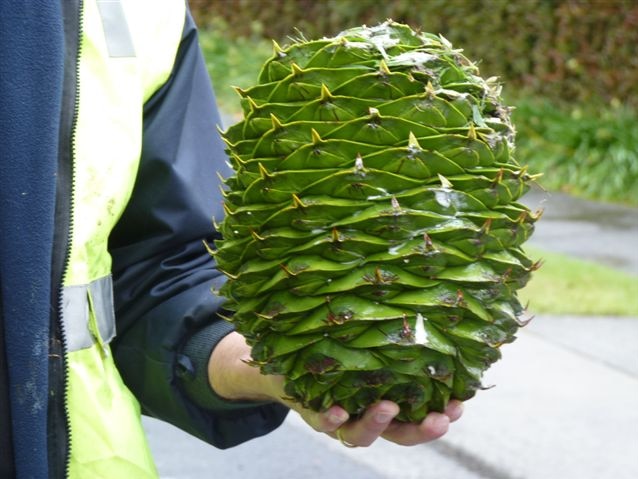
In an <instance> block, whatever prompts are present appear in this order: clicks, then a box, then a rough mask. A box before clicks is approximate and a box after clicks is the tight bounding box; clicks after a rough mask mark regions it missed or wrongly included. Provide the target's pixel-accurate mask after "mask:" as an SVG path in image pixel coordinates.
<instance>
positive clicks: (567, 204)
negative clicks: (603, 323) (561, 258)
mask: <svg viewBox="0 0 638 479" xmlns="http://www.w3.org/2000/svg"><path fill="white" fill-rule="evenodd" d="M523 202H524V203H525V204H527V205H528V206H529V207H530V208H532V209H534V210H535V209H538V208H542V209H543V211H544V213H543V216H542V218H541V219H540V221H539V222H538V223H537V224H536V231H535V232H534V234H533V236H532V238H531V239H530V241H529V243H528V244H529V245H532V246H538V247H539V248H543V249H546V250H548V251H555V252H559V253H565V254H568V255H571V256H575V257H577V258H581V259H586V260H590V261H595V262H598V263H601V264H604V265H607V266H611V267H612V268H617V269H619V270H622V271H626V272H629V273H633V274H638V208H630V207H626V206H620V205H612V204H607V203H600V202H595V201H588V200H582V199H578V198H573V197H571V196H568V195H565V194H563V193H545V192H542V191H540V190H537V189H535V190H532V191H530V192H529V193H528V194H527V195H526V196H525V197H524V198H523Z"/></svg>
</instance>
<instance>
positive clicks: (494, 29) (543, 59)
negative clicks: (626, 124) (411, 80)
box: [190, 0, 638, 106]
mask: <svg viewBox="0 0 638 479" xmlns="http://www.w3.org/2000/svg"><path fill="white" fill-rule="evenodd" d="M190 5H191V9H192V11H193V14H194V16H195V19H196V21H197V22H198V24H199V25H200V27H202V28H204V29H206V28H207V27H208V26H211V25H214V24H215V22H218V21H220V20H221V21H223V22H224V23H225V24H226V25H227V26H228V29H227V31H230V32H232V35H233V36H234V37H235V38H245V39H251V38H252V39H257V38H264V37H266V38H274V39H277V40H279V41H283V42H285V39H286V37H287V36H290V35H293V36H294V35H295V30H296V29H299V31H301V32H303V34H304V35H305V36H306V37H308V38H315V37H321V36H326V35H333V34H336V33H338V32H339V31H341V30H343V29H345V28H348V27H352V26H357V25H361V24H364V23H365V24H369V25H372V24H375V23H379V22H381V21H383V20H385V19H386V18H393V19H394V20H396V21H400V22H403V23H408V24H410V25H411V26H412V27H414V28H420V29H422V30H425V31H429V32H433V33H441V34H443V35H444V36H445V37H446V38H448V39H449V40H450V41H451V42H452V43H453V44H454V45H455V46H457V47H459V48H463V49H464V51H465V54H466V56H468V57H469V58H470V59H473V60H476V61H480V68H481V73H482V74H483V75H484V76H492V75H496V76H499V77H500V78H501V79H502V80H503V81H505V83H506V84H507V89H510V90H511V89H512V88H516V89H525V90H527V91H529V92H531V93H533V94H535V95H540V96H543V97H545V98H547V99H550V100H552V101H564V102H578V103H589V104H609V103H610V102H615V103H618V102H620V103H622V104H626V105H631V106H638V94H637V93H638V56H637V55H636V45H638V2H636V1H634V0H589V1H582V0H581V1H577V0H518V1H516V0H394V1H391V0H191V2H190Z"/></svg>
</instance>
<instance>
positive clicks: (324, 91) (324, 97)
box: [321, 83, 334, 103]
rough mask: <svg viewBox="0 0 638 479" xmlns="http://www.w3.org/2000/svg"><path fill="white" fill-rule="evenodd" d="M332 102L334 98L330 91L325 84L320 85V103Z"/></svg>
mask: <svg viewBox="0 0 638 479" xmlns="http://www.w3.org/2000/svg"><path fill="white" fill-rule="evenodd" d="M332 100H334V97H333V96H332V93H330V90H329V89H328V87H327V86H326V84H325V83H322V84H321V101H322V102H324V103H325V102H329V101H332Z"/></svg>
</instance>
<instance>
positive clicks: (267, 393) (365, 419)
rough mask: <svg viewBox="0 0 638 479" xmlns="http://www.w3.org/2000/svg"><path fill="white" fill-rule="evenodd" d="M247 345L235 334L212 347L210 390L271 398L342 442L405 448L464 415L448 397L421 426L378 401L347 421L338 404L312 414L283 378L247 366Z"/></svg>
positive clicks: (233, 397) (230, 396) (248, 397)
mask: <svg viewBox="0 0 638 479" xmlns="http://www.w3.org/2000/svg"><path fill="white" fill-rule="evenodd" d="M249 362H250V347H249V346H248V345H247V344H246V341H245V340H244V338H243V337H242V336H241V335H240V334H238V333H231V334H229V335H228V336H226V337H225V338H223V339H222V340H221V341H220V342H219V343H218V345H217V346H216V347H215V349H214V350H213V354H211V358H210V361H209V364H208V375H209V380H210V383H211V386H212V388H213V389H214V390H215V391H216V392H217V394H219V395H220V396H222V397H224V398H227V399H229V400H255V401H261V400H269V401H275V402H280V403H282V404H285V405H286V406H288V407H289V408H291V409H293V410H295V411H296V412H298V413H299V414H300V415H301V417H302V418H303V419H304V421H305V422H306V423H308V425H310V426H311V427H312V428H313V429H315V430H316V431H318V432H323V433H326V434H328V435H330V436H332V437H334V438H337V439H339V440H340V441H341V442H342V443H343V444H344V445H345V446H349V447H356V446H369V445H370V444H372V443H373V442H374V441H375V440H376V439H378V438H379V437H383V438H384V439H387V440H388V441H391V442H394V443H396V444H401V445H405V446H412V445H416V444H422V443H425V442H428V441H432V440H434V439H437V438H439V437H441V436H443V435H444V434H445V433H446V432H447V430H448V428H449V425H450V423H451V422H454V421H456V420H457V419H458V418H459V417H461V414H462V413H463V404H462V403H461V402H460V401H455V400H454V401H450V403H449V404H448V406H447V408H446V409H445V412H444V413H437V412H432V413H430V414H428V415H427V417H426V418H425V419H424V420H423V422H421V423H420V424H409V423H400V422H398V421H394V420H393V419H394V417H395V416H396V415H397V414H398V413H399V406H398V405H397V404H395V403H393V402H391V401H380V402H378V403H376V404H373V405H372V406H370V408H369V409H368V410H367V411H366V412H365V413H364V414H363V416H362V417H361V418H360V419H358V420H356V421H348V419H349V416H348V413H347V412H346V411H345V410H344V409H342V408H341V407H339V406H332V407H331V408H329V409H328V410H327V411H323V412H315V411H311V410H309V409H305V408H303V407H301V405H300V404H298V403H295V402H292V401H289V400H287V399H285V396H286V395H285V393H284V389H283V384H284V381H283V378H282V377H281V376H274V375H263V374H261V373H260V372H259V370H258V369H257V368H255V367H253V366H249V365H248V363H249Z"/></svg>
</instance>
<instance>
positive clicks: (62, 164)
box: [48, 0, 83, 479]
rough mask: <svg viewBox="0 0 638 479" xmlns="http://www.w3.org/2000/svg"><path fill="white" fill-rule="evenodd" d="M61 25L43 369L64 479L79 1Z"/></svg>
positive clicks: (55, 474)
mask: <svg viewBox="0 0 638 479" xmlns="http://www.w3.org/2000/svg"><path fill="white" fill-rule="evenodd" d="M61 5H62V10H63V12H62V13H63V15H62V16H63V22H64V37H65V38H64V43H65V64H64V85H63V96H62V108H61V118H60V143H59V160H58V176H57V191H56V207H55V231H54V244H53V251H54V252H58V251H59V252H62V251H63V252H64V254H63V255H58V256H56V255H55V253H54V260H53V264H52V295H53V296H52V302H51V304H52V314H51V323H50V327H51V330H50V331H51V333H50V337H51V339H50V353H49V356H50V358H51V363H50V368H49V418H48V431H49V446H48V457H49V477H50V478H56V479H57V478H66V477H68V475H69V467H70V459H71V456H70V451H71V440H72V438H71V426H70V423H69V409H68V403H67V401H68V392H69V391H68V389H69V384H68V383H69V370H68V365H67V362H66V356H67V353H68V348H67V341H66V331H65V330H64V322H63V321H62V316H63V314H64V313H63V295H62V293H63V289H64V283H65V278H66V274H67V271H68V268H69V263H70V253H71V241H72V238H73V204H74V196H73V192H74V183H75V156H76V142H75V135H76V132H77V122H78V112H79V87H80V85H79V76H80V54H81V46H82V31H83V15H82V11H83V8H82V0H75V1H65V2H61Z"/></svg>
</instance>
